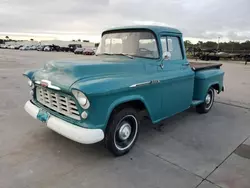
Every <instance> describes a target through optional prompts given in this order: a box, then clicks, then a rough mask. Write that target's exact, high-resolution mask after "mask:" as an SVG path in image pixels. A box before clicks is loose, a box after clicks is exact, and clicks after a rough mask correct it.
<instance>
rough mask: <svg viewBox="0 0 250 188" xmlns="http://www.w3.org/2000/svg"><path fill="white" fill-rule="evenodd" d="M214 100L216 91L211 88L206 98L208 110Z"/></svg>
mask: <svg viewBox="0 0 250 188" xmlns="http://www.w3.org/2000/svg"><path fill="white" fill-rule="evenodd" d="M213 101H214V91H213V89H209V91H208V93H207V95H206V98H205V108H206V109H207V110H208V109H210V108H211V107H212V104H213Z"/></svg>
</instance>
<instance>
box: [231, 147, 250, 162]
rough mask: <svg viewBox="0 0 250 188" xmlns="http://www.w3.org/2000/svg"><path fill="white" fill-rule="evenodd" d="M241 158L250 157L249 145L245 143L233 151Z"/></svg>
mask: <svg viewBox="0 0 250 188" xmlns="http://www.w3.org/2000/svg"><path fill="white" fill-rule="evenodd" d="M234 153H235V154H236V155H239V156H241V157H243V158H246V159H250V146H249V145H246V144H241V145H240V146H239V147H238V148H237V149H236V150H235V152H234Z"/></svg>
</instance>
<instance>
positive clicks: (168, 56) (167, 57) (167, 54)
mask: <svg viewBox="0 0 250 188" xmlns="http://www.w3.org/2000/svg"><path fill="white" fill-rule="evenodd" d="M170 59H171V52H164V53H163V54H162V60H170Z"/></svg>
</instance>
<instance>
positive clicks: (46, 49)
mask: <svg viewBox="0 0 250 188" xmlns="http://www.w3.org/2000/svg"><path fill="white" fill-rule="evenodd" d="M43 51H45V52H48V51H51V48H50V46H49V45H48V46H45V47H44V49H43Z"/></svg>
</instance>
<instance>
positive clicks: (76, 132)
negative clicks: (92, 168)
mask: <svg viewBox="0 0 250 188" xmlns="http://www.w3.org/2000/svg"><path fill="white" fill-rule="evenodd" d="M24 109H25V110H26V112H28V113H29V114H30V115H31V116H32V117H33V118H35V119H37V114H38V112H39V108H38V107H37V106H36V105H34V104H32V103H31V102H30V101H27V102H26V104H25V106H24ZM46 124H47V127H49V128H50V129H52V130H53V131H55V132H57V133H59V134H61V135H63V136H65V137H67V138H69V139H70V140H73V141H75V142H79V143H81V144H93V143H96V142H99V141H101V140H103V138H104V133H103V131H102V130H101V129H87V128H83V127H79V126H76V125H74V124H71V123H68V122H66V121H64V120H61V119H59V118H57V117H55V116H53V115H50V117H49V119H48V121H47V123H46Z"/></svg>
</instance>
